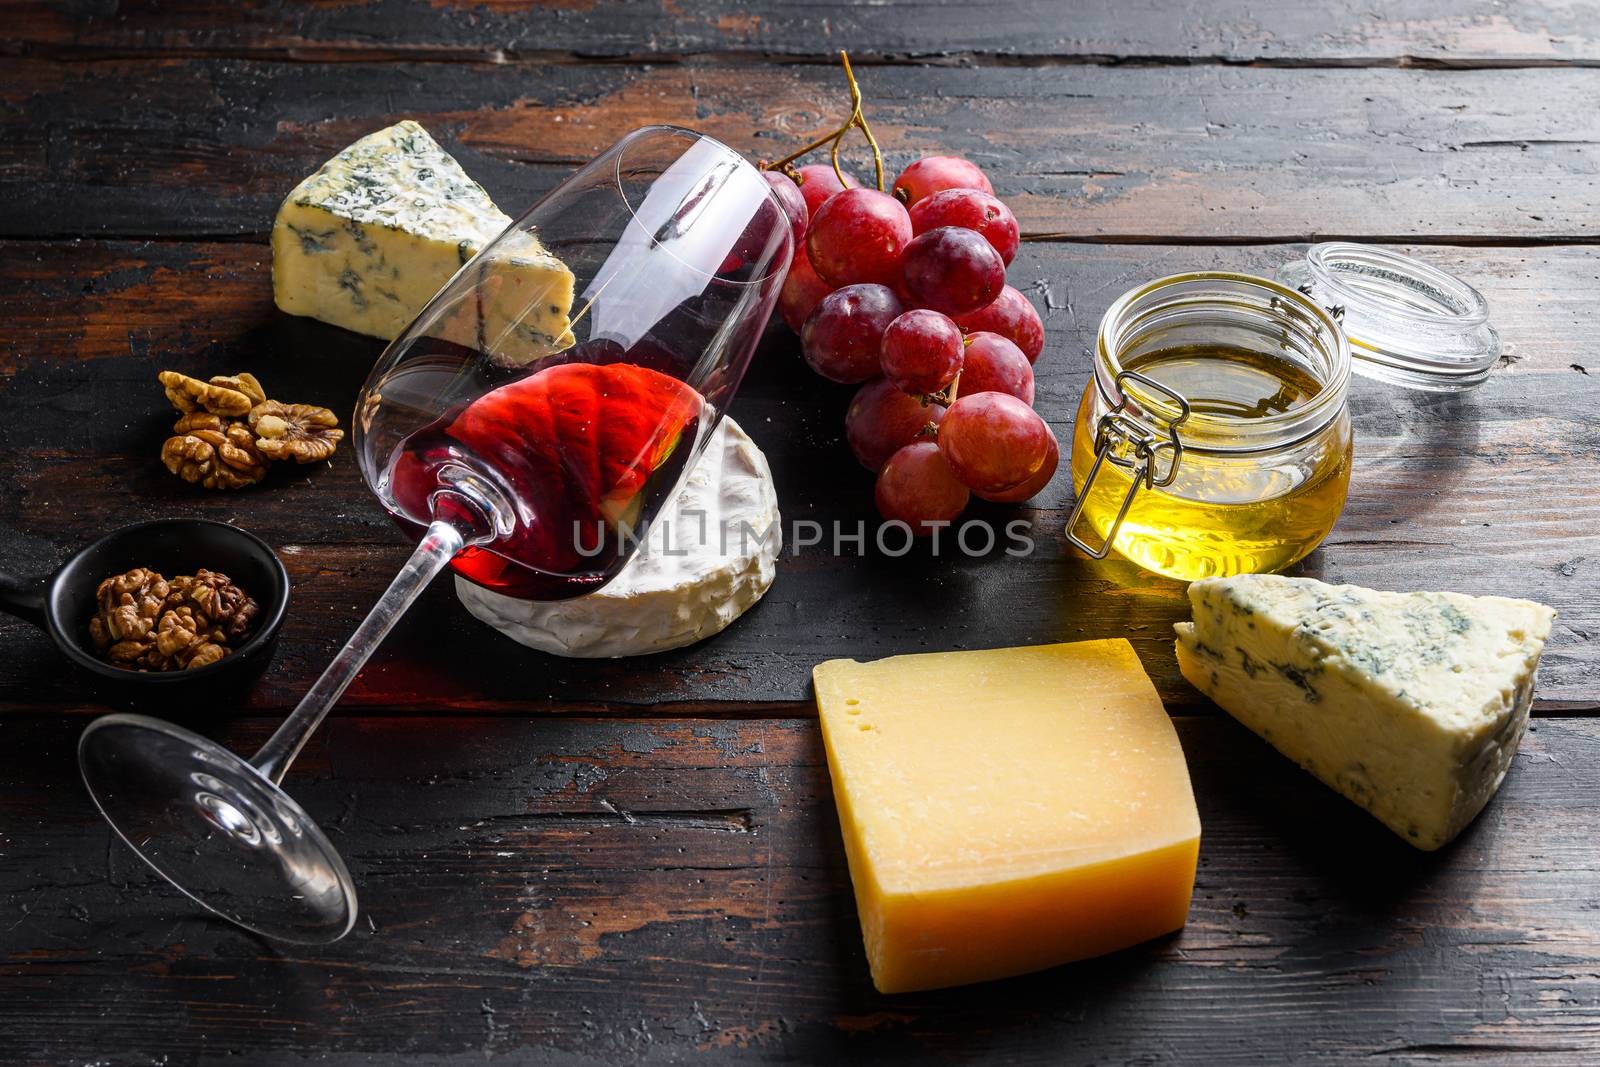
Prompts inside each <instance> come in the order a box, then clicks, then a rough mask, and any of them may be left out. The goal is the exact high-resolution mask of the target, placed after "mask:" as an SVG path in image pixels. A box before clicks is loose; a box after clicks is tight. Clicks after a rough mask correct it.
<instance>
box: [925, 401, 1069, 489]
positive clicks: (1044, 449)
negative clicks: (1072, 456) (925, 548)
mask: <svg viewBox="0 0 1600 1067" xmlns="http://www.w3.org/2000/svg"><path fill="white" fill-rule="evenodd" d="M1050 439H1051V433H1050V427H1048V426H1046V425H1045V422H1044V420H1043V419H1041V418H1040V417H1039V413H1038V412H1036V411H1034V410H1033V409H1032V408H1030V407H1029V406H1028V405H1026V404H1024V403H1023V402H1022V401H1020V400H1018V399H1017V398H1016V397H1014V396H1009V395H1007V394H1005V393H973V394H972V395H970V396H963V397H961V398H960V399H958V400H957V401H956V402H955V403H954V404H951V405H950V410H948V411H946V412H945V415H944V421H943V422H941V423H940V424H939V451H940V452H942V453H944V458H945V460H946V461H947V462H948V463H949V464H950V469H951V470H952V471H954V472H955V476H956V477H957V478H959V479H961V484H962V485H965V486H966V487H967V488H968V489H972V490H974V491H975V492H979V493H987V494H990V495H993V494H996V493H1004V492H1006V491H1007V490H1008V489H1016V488H1018V487H1020V486H1021V485H1022V483H1023V482H1025V481H1027V480H1028V479H1029V478H1030V477H1032V476H1033V475H1034V474H1035V473H1037V472H1038V470H1039V468H1040V467H1042V466H1043V465H1044V462H1045V457H1046V455H1047V454H1048V453H1049V450H1050Z"/></svg>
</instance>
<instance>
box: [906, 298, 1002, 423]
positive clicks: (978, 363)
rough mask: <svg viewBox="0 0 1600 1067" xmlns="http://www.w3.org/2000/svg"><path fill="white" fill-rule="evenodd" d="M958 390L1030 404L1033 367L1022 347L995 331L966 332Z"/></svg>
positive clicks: (963, 392)
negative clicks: (1001, 394)
mask: <svg viewBox="0 0 1600 1067" xmlns="http://www.w3.org/2000/svg"><path fill="white" fill-rule="evenodd" d="M907 314H910V312H907ZM895 321H896V322H898V321H900V320H899V319H896V320H895ZM960 391H961V395H962V396H971V395H972V394H974V393H1008V394H1010V395H1011V396H1014V397H1016V398H1017V399H1018V400H1020V401H1022V402H1023V403H1024V404H1032V403H1033V367H1032V366H1031V365H1030V364H1029V363H1028V357H1027V356H1025V355H1023V354H1022V349H1020V348H1018V347H1017V346H1016V345H1014V344H1012V343H1011V342H1010V341H1008V340H1007V339H1006V338H1004V337H1001V336H1000V335H999V334H997V333H988V332H986V331H982V330H980V331H979V332H977V333H973V334H968V335H967V351H966V356H965V358H964V359H963V360H962V363H961V390H960Z"/></svg>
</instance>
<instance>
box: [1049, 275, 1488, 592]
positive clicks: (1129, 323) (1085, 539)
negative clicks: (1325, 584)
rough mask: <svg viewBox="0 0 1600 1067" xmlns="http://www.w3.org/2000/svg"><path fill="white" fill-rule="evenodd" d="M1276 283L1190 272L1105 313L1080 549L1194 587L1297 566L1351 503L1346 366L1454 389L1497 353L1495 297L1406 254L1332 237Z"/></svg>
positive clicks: (1086, 403)
mask: <svg viewBox="0 0 1600 1067" xmlns="http://www.w3.org/2000/svg"><path fill="white" fill-rule="evenodd" d="M1278 279H1279V280H1278V281H1270V280H1268V279H1266V278H1259V277H1255V276H1253V275H1248V274H1233V273H1227V272H1198V273H1193V274H1178V275H1173V276H1171V277H1167V278H1161V279H1158V280H1156V281H1153V282H1150V283H1149V284H1147V285H1144V286H1141V287H1139V288H1137V289H1134V290H1132V291H1130V292H1128V293H1126V294H1124V295H1123V296H1122V297H1121V298H1120V299H1119V300H1117V302H1116V303H1114V304H1112V306H1111V307H1110V308H1109V309H1108V310H1107V311H1106V314H1105V317H1104V318H1103V319H1102V320H1101V322H1100V332H1099V337H1098V342H1097V346H1096V352H1095V360H1094V375H1093V377H1092V378H1091V379H1090V381H1089V384H1088V386H1087V387H1086V388H1085V390H1084V394H1083V400H1082V401H1081V402H1080V404H1079V406H1078V414H1077V422H1076V426H1075V427H1074V431H1073V443H1072V476H1073V484H1074V486H1075V487H1076V488H1077V493H1078V498H1077V502H1076V505H1075V506H1074V508H1073V511H1072V516H1071V518H1070V519H1069V520H1068V522H1067V538H1068V540H1070V541H1071V542H1072V543H1073V544H1074V545H1076V546H1077V547H1078V548H1080V549H1082V550H1083V551H1084V552H1087V553H1088V554H1089V555H1091V556H1093V557H1095V558H1096V559H1100V558H1104V557H1105V556H1106V555H1108V554H1109V553H1110V552H1111V551H1112V550H1113V549H1114V550H1115V551H1116V552H1117V553H1119V554H1120V555H1122V556H1125V557H1126V558H1128V559H1130V560H1132V561H1133V562H1135V563H1137V564H1139V565H1140V566H1142V567H1145V568H1147V569H1149V570H1152V571H1156V572H1158V573H1161V574H1166V575H1170V576H1172V577H1174V578H1183V579H1195V578H1202V577H1207V576H1211V575H1229V574H1241V573H1248V572H1258V571H1275V570H1280V569H1282V568H1284V567H1287V566H1289V565H1290V564H1292V563H1294V562H1295V561H1297V560H1299V559H1301V558H1302V557H1304V556H1305V555H1306V554H1307V553H1309V552H1310V551H1311V550H1312V549H1314V548H1316V547H1317V545H1319V544H1320V543H1321V542H1322V540H1323V538H1325V537H1326V536H1327V535H1328V532H1329V531H1330V530H1331V529H1332V528H1333V524H1334V522H1335V521H1336V520H1337V519H1338V517H1339V514H1340V512H1341V511H1342V510H1343V509H1344V503H1345V497H1346V495H1347V493H1348V489H1349V481H1350V467H1351V434H1350V416H1349V412H1348V409H1347V404H1346V394H1347V391H1348V387H1349V380H1350V373H1351V371H1352V370H1354V371H1355V372H1356V373H1358V374H1362V375H1364V376H1366V377H1371V378H1377V379H1379V380H1382V381H1386V382H1389V383H1392V384H1397V385H1403V386H1406V387H1409V388H1415V389H1428V390H1434V391H1454V390H1461V389H1467V388H1471V387H1473V386H1475V385H1477V384H1479V383H1480V382H1482V381H1483V380H1484V379H1485V378H1486V377H1487V376H1488V373H1489V370H1490V369H1491V368H1492V367H1493V366H1494V363H1495V361H1496V359H1497V358H1498V357H1499V353H1500V342H1499V337H1498V336H1497V335H1496V334H1495V332H1494V330H1493V329H1492V328H1491V327H1490V326H1489V325H1488V305H1487V304H1486V303H1485V301H1484V299H1483V297H1482V296H1481V295H1479V293H1478V292H1477V291H1476V290H1474V289H1473V288H1472V287H1471V286H1469V285H1466V284H1465V283H1463V282H1462V281H1460V280H1459V279H1457V278H1455V277H1452V276H1451V275H1449V274H1446V273H1445V272H1443V271H1440V270H1438V269H1437V268H1435V267H1431V266H1429V265H1427V264H1425V263H1421V262H1419V261H1417V260H1414V259H1411V258H1410V257H1407V256H1402V255H1399V254H1398V253H1394V252H1388V251H1384V250H1382V249H1376V248H1369V247H1366V246H1363V245H1355V244H1346V243H1330V244H1320V245H1316V246H1314V247H1312V248H1311V249H1310V251H1309V252H1308V253H1307V254H1306V256H1305V258H1304V259H1303V260H1301V261H1297V262H1294V263H1290V264H1288V265H1286V266H1285V267H1284V268H1283V269H1282V270H1281V271H1280V272H1279V274H1278ZM1084 527H1087V529H1084Z"/></svg>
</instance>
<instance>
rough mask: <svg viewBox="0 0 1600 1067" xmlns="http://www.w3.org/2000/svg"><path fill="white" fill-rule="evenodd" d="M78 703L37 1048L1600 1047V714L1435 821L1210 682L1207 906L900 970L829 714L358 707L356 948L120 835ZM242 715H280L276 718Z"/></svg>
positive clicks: (1441, 1053)
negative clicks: (1254, 723) (1128, 942)
mask: <svg viewBox="0 0 1600 1067" xmlns="http://www.w3.org/2000/svg"><path fill="white" fill-rule="evenodd" d="M79 725H80V724H79V723H76V722H73V721H70V720H65V719H59V718H48V719H46V718H40V719H30V720H15V721H12V722H10V723H9V724H8V725H7V726H6V727H5V729H6V732H7V738H8V741H9V744H8V745H7V747H6V748H5V749H4V750H3V752H0V776H3V778H4V780H5V781H6V782H7V783H8V786H7V788H8V794H7V797H8V800H7V803H6V804H5V805H4V806H0V850H3V853H4V857H5V862H4V863H0V1034H4V1035H5V1038H4V1044H5V1047H6V1050H7V1056H6V1059H7V1062H11V1063H50V1064H55V1063H62V1062H79V1061H83V1060H88V1059H96V1058H104V1057H105V1056H106V1055H107V1054H111V1055H112V1058H113V1059H115V1058H116V1055H115V1052H114V1051H113V1050H119V1049H129V1050H131V1049H146V1050H159V1051H160V1052H161V1053H163V1054H165V1055H167V1056H169V1057H170V1058H171V1060H172V1061H173V1062H189V1061H193V1060H197V1059H198V1060H208V1061H209V1060H217V1059H222V1058H227V1059H228V1060H229V1061H230V1062H239V1063H247V1064H250V1063H283V1062H286V1061H291V1060H294V1059H297V1058H299V1057H302V1056H305V1057H311V1056H315V1057H317V1058H318V1059H321V1060H327V1061H329V1062H335V1063H355V1062H361V1061H363V1060H365V1059H366V1058H367V1057H371V1056H376V1055H379V1054H384V1053H388V1054H404V1055H410V1056H413V1057H418V1056H424V1055H425V1056H426V1059H425V1062H428V1063H441V1064H443V1063H452V1064H453V1063H467V1062H479V1061H481V1060H482V1059H483V1057H484V1056H485V1055H490V1056H496V1055H516V1054H520V1055H523V1056H535V1055H537V1056H541V1057H547V1058H551V1059H555V1060H556V1061H558V1062H564V1063H585V1064H587V1063H619V1062H648V1063H663V1062H679V1061H680V1060H685V1059H688V1058H691V1057H696V1056H708V1057H711V1058H712V1059H713V1060H715V1059H716V1058H717V1057H721V1058H722V1059H727V1060H738V1061H741V1062H746V1061H760V1062H769V1061H771V1062H776V1061H783V1062H807V1063H816V1062H828V1061H836V1060H839V1059H841V1058H843V1059H845V1060H848V1061H852V1062H855V1061H860V1062H886V1063H925V1062H930V1061H931V1060H936V1059H940V1058H957V1059H963V1060H968V1059H970V1060H975V1061H988V1062H1007V1063H1026V1064H1033V1063H1038V1064H1045V1063H1060V1062H1075V1063H1076V1062H1084V1063H1088V1062H1096V1063H1101V1062H1119V1063H1120V1062H1129V1061H1134V1062H1151V1063H1191V1062H1206V1063H1221V1062H1226V1063H1230V1064H1261V1065H1268V1064H1270V1065H1274V1067H1276V1065H1278V1064H1282V1063H1334V1062H1338V1063H1346V1062H1350V1061H1352V1060H1354V1059H1357V1058H1362V1057H1375V1058H1378V1059H1379V1060H1380V1061H1383V1062H1424V1061H1428V1062H1431V1061H1432V1060H1433V1059H1434V1058H1440V1059H1443V1058H1450V1057H1463V1058H1465V1057H1472V1056H1476V1057H1478V1058H1480V1059H1482V1060H1483V1061H1485V1062H1508V1063H1509V1062H1515V1063H1519V1064H1544V1065H1557V1064H1560V1065H1569V1064H1570V1065H1573V1067H1588V1065H1589V1064H1592V1063H1593V1062H1594V1055H1595V1051H1596V1049H1597V1048H1600V1008H1597V1005H1600V925H1597V923H1596V921H1595V913H1594V898H1595V892H1596V888H1597V886H1600V867H1597V865H1596V859H1595V854H1594V849H1593V834H1592V827H1593V825H1594V823H1595V819H1596V818H1597V817H1600V723H1596V722H1592V721H1585V720H1545V721H1541V722H1539V723H1536V724H1535V726H1534V729H1533V731H1532V732H1531V733H1530V735H1529V736H1528V738H1527V739H1526V740H1525V741H1524V742H1523V747H1522V752H1521V753H1520V754H1519V756H1518V757H1517V759H1516V761H1515V764H1514V766H1513V769H1512V771H1511V774H1510V775H1509V777H1508V778H1507V780H1506V783H1505V785H1504V787H1503V788H1502V790H1501V792H1500V795H1499V796H1498V797H1497V798H1496V799H1495V800H1494V801H1493V802H1492V803H1491V805H1490V806H1489V808H1488V809H1487V810H1486V811H1485V813H1484V815H1483V816H1482V817H1481V818H1480V819H1479V820H1478V822H1477V823H1476V824H1474V825H1473V826H1472V827H1470V828H1469V829H1468V830H1467V831H1466V833H1465V834H1464V835H1463V837H1462V838H1461V839H1460V840H1459V841H1458V842H1456V843H1455V844H1454V845H1453V846H1451V847H1449V848H1447V849H1445V850H1443V851H1442V852H1439V853H1434V854H1424V853H1418V852H1415V851H1413V850H1411V849H1410V848H1408V847H1407V846H1406V845H1405V844H1404V843H1402V842H1401V841H1399V840H1398V839H1397V838H1395V837H1393V836H1392V835H1390V834H1389V833H1388V831H1386V830H1384V829H1383V828H1382V827H1380V826H1379V825H1378V824H1377V823H1375V822H1373V821H1372V820H1370V819H1369V818H1368V817H1367V816H1366V815H1365V814H1363V813H1361V812H1360V811H1358V810H1357V809H1355V808H1354V807H1353V806H1351V805H1349V804H1347V803H1346V802H1345V801H1343V800H1341V799H1340V798H1338V797H1336V796H1335V795H1333V794H1332V793H1331V792H1329V791H1328V790H1326V789H1324V788H1323V787H1322V786H1320V785H1319V784H1317V783H1316V782H1315V781H1313V780H1312V779H1311V778H1310V777H1308V776H1306V775H1305V774H1303V773H1302V772H1301V771H1299V770H1298V769H1296V768H1295V767H1293V766H1292V765H1291V764H1289V763H1288V762H1287V761H1285V760H1283V759H1282V758H1280V757H1279V756H1277V755H1276V754H1275V753H1273V752H1272V751H1271V750H1270V749H1268V748H1267V747H1266V746H1265V745H1264V744H1262V743H1261V742H1259V741H1258V740H1257V739H1256V738H1255V737H1254V736H1253V735H1251V734H1249V733H1248V732H1246V731H1245V730H1244V729H1243V728H1241V727H1239V726H1238V725H1236V724H1235V723H1233V722H1232V721H1231V720H1228V719H1225V718H1209V719H1180V720H1179V723H1178V725H1179V731H1180V734H1181V736H1182V739H1183V742H1184V747H1185V750H1186V752H1187V754H1188V758H1189V763H1190V767H1191V771H1192V775H1193V778H1194V784H1195V790H1196V795H1197V798H1198V800H1199V803H1200V808H1201V818H1202V822H1203V825H1204V836H1203V841H1202V847H1201V861H1200V871H1199V877H1198V881H1197V885H1196V891H1195V896H1194V903H1193V906H1192V909H1191V912H1190V920H1189V924H1188V926H1187V928H1186V929H1185V930H1184V931H1183V932H1182V933H1181V934H1179V935H1178V936H1176V937H1172V938H1167V939H1163V940H1158V941H1156V942H1153V943H1151V944H1148V945H1145V946H1141V947H1139V948H1135V949H1132V950H1130V951H1128V952H1125V953H1121V954H1119V955H1116V956H1113V957H1110V958H1107V959H1104V960H1100V961H1092V962H1087V963H1083V964H1078V965H1074V966H1069V967H1065V968H1060V969H1057V970H1055V971H1051V972H1047V973H1044V974H1040V975H1035V976H1031V977H1027V978H1021V979H1016V980H1012V981H1008V982H1003V983H996V984H991V985H986V986H978V987H972V988H969V989H964V990H956V991H949V992H942V993H928V994H915V995H906V996H896V997H882V996H879V995H877V994H875V993H874V992H873V991H872V989H871V986H870V984H869V982H868V979H867V971H866V966H865V961H864V958H863V954H862V950H861V946H860V940H859V937H860V935H859V931H858V927H857V923H856V919H855V914H854V905H853V900H852V898H851V894H850V889H849V882H848V878H847V875H846V871H845V867H844V860H843V856H842V852H841V849H840V847H839V842H838V828H837V823H836V819H835V814H834V809H833V805H832V801H831V797H830V795H829V785H828V779H827V772H826V768H825V765H824V760H823V754H822V750H821V745H820V741H819V739H818V736H817V732H816V729H815V726H814V724H813V723H810V722H805V721H773V722H766V723H748V722H740V723H724V722H710V721H700V722H693V721H691V722H676V723H670V724H664V723H659V722H655V721H651V720H648V719H644V720H635V721H615V720H612V721H594V720H547V721H538V722H535V721H526V720H515V719H505V718H499V719H489V718H481V717H474V716H470V715H456V716H451V717H448V718H436V719H384V718H368V719H343V720H334V721H332V722H330V723H329V724H328V725H327V726H326V727H325V730H324V733H323V735H322V736H320V737H319V738H318V739H317V740H315V741H314V742H313V743H312V746H311V747H310V749H308V751H307V753H306V755H305V757H303V761H302V763H301V765H300V766H297V767H296V768H295V770H294V772H293V773H292V774H291V776H290V779H289V782H290V785H291V787H292V789H293V790H294V792H295V793H296V795H297V796H298V797H299V798H300V799H301V800H302V801H303V802H304V803H305V804H306V806H307V807H308V808H309V809H310V810H311V811H312V812H313V813H314V814H315V815H316V816H317V818H319V820H321V822H322V825H323V826H324V827H325V828H327V829H328V830H329V832H330V834H331V835H332V836H333V839H334V841H335V842H336V843H337V844H338V846H339V847H340V848H341V849H342V850H343V852H344V854H345V856H346V857H347V859H348V860H349V862H350V864H351V867H352V870H353V871H354V873H355V876H356V879H357V881H358V883H359V885H360V890H361V893H362V899H363V903H364V910H365V914H366V917H367V919H369V920H370V922H369V921H366V919H364V920H363V921H362V922H361V923H360V924H359V925H358V927H357V929H356V931H355V933H353V934H352V935H351V936H350V937H349V938H347V939H346V940H345V941H343V942H341V943H339V944H337V945H333V946H329V947H326V948H298V947H294V946H285V945H268V944H265V943H263V942H261V941H259V940H257V939H255V938H253V937H250V936H249V935H246V934H244V933H241V932H239V931H237V930H234V929H233V928H231V927H225V926H223V925H222V924H220V923H214V922H210V921H206V920H202V919H200V918H198V917H197V916H196V909H195V908H194V907H193V905H191V904H190V903H189V902H188V901H186V900H184V899H183V898H181V897H180V896H178V895H177V894H176V893H175V892H173V891H171V890H170V889H168V888H167V887H166V886H165V885H164V884H162V883H160V882H159V881H158V880H157V879H156V877H155V876H154V875H153V874H151V873H149V872H148V871H147V870H145V869H144V868H143V867H142V865H140V864H139V863H138V861H137V860H136V859H134V858H133V857H132V856H131V854H129V853H127V852H126V851H125V850H123V849H122V847H121V846H120V845H119V844H117V843H115V842H114V841H112V840H111V839H110V833H109V831H108V830H107V829H106V828H105V827H104V826H103V825H101V824H100V823H99V821H98V818H97V816H95V815H94V813H93V811H92V809H91V807H90V805H89V802H88V800H87V798H86V797H85V796H84V794H83V792H82V789H81V786H79V784H78V782H77V781H76V773H75V771H74V770H73V766H72V759H73V757H72V745H73V741H74V738H75V735H76V730H77V728H78V726H79ZM214 728H215V730H216V731H217V732H219V733H220V735H221V736H222V738H223V739H224V740H225V741H227V742H228V743H230V744H233V745H235V746H238V747H248V746H250V745H253V744H255V743H258V742H259V741H260V740H261V739H262V738H264V736H265V731H266V729H267V728H268V724H266V723H265V722H262V721H260V720H242V721H234V722H231V723H217V724H215V727H214ZM377 752H381V753H382V760H381V765H379V764H376V763H374V753H377ZM334 1049H337V1051H334Z"/></svg>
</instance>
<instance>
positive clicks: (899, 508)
mask: <svg viewBox="0 0 1600 1067" xmlns="http://www.w3.org/2000/svg"><path fill="white" fill-rule="evenodd" d="M875 495H876V497H877V502H878V514H879V515H882V516H883V517H884V518H885V519H888V520H890V521H893V520H895V519H899V520H900V521H901V522H903V523H906V524H907V525H909V526H910V527H911V531H912V532H913V533H914V534H916V535H917V536H918V537H922V536H925V535H927V534H930V533H932V532H933V531H934V529H935V528H934V527H933V526H932V525H930V523H936V522H940V523H948V522H950V521H951V520H952V519H954V518H956V516H958V515H960V514H961V513H962V512H963V511H965V510H966V507H967V501H968V500H970V499H971V494H970V493H969V492H968V491H967V487H966V486H964V485H962V484H961V483H960V482H959V481H957V480H956V477H955V474H954V473H952V471H951V470H950V466H949V464H948V463H946V462H945V459H944V457H943V456H942V455H941V454H940V452H939V446H938V445H936V444H934V443H933V442H932V441H917V442H914V443H912V444H909V445H906V446H905V447H904V448H902V449H900V451H898V452H896V453H895V454H894V455H892V456H890V457H889V462H888V463H885V464H884V465H883V470H882V471H881V472H879V474H878V488H877V492H876V494H875Z"/></svg>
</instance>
